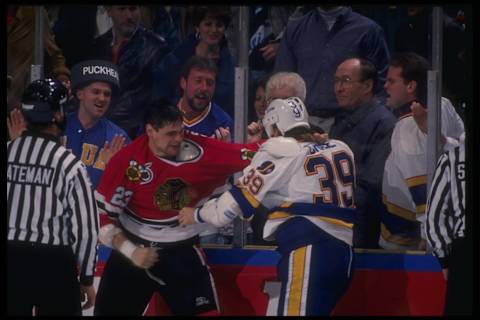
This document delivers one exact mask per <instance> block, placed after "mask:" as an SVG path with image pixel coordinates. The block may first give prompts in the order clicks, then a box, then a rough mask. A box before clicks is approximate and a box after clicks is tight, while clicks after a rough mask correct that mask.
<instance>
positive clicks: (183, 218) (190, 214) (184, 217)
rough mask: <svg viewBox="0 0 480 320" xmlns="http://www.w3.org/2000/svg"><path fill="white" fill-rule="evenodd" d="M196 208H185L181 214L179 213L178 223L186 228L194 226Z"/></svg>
mask: <svg viewBox="0 0 480 320" xmlns="http://www.w3.org/2000/svg"><path fill="white" fill-rule="evenodd" d="M194 213H195V208H191V207H184V208H183V209H182V210H180V212H179V213H178V222H180V226H182V227H186V226H188V225H189V224H194V223H195V216H194Z"/></svg>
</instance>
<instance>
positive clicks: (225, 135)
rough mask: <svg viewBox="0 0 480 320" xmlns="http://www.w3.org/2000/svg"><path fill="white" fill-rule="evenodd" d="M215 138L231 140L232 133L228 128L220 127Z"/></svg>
mask: <svg viewBox="0 0 480 320" xmlns="http://www.w3.org/2000/svg"><path fill="white" fill-rule="evenodd" d="M215 139H217V140H220V141H223V142H231V141H232V135H231V134H230V130H229V129H228V128H222V127H220V128H218V129H217V130H215Z"/></svg>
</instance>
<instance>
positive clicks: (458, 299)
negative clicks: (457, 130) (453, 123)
mask: <svg viewBox="0 0 480 320" xmlns="http://www.w3.org/2000/svg"><path fill="white" fill-rule="evenodd" d="M465 169H466V168H465V134H462V135H461V136H460V145H459V146H458V147H455V148H454V149H453V150H450V151H449V152H446V153H444V154H443V155H442V156H441V157H440V159H439V160H438V163H437V168H436V170H435V173H434V176H433V181H432V186H431V188H430V192H429V195H428V202H427V209H426V211H425V212H426V235H427V241H428V243H429V244H430V246H431V247H432V248H433V253H434V254H435V256H436V257H437V258H438V261H439V263H440V265H441V267H442V270H443V275H444V276H445V280H446V281H447V295H446V299H445V301H446V302H445V315H447V316H455V315H471V314H472V312H473V304H472V302H473V284H472V279H473V267H472V266H473V260H472V257H473V255H472V253H473V245H472V244H473V241H472V240H471V234H470V232H471V231H470V230H471V227H470V226H466V225H465V223H466V222H467V223H468V222H469V220H468V219H466V218H465V213H466V212H465V204H466V203H465V198H466V196H465V192H466V190H465V177H466V171H465ZM469 229H470V230H469Z"/></svg>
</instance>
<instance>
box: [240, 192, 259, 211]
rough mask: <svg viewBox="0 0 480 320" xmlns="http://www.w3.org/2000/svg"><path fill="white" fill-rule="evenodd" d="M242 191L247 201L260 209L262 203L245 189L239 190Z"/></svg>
mask: <svg viewBox="0 0 480 320" xmlns="http://www.w3.org/2000/svg"><path fill="white" fill-rule="evenodd" d="M239 189H240V190H241V191H242V194H243V196H244V197H245V199H246V200H247V201H248V202H249V203H250V205H251V206H252V207H254V208H258V207H259V206H260V202H258V200H257V199H255V197H254V196H252V194H251V193H250V192H248V190H247V189H246V188H244V187H240V188H239Z"/></svg>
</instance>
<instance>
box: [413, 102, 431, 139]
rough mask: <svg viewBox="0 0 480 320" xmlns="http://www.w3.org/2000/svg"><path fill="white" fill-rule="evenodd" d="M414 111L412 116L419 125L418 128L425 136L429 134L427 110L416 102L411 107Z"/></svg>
mask: <svg viewBox="0 0 480 320" xmlns="http://www.w3.org/2000/svg"><path fill="white" fill-rule="evenodd" d="M410 110H412V116H413V119H414V120H415V122H416V123H417V126H418V128H419V129H420V130H421V131H422V132H423V133H425V134H427V127H428V126H427V109H425V108H424V107H423V106H422V105H421V104H420V103H418V102H416V101H414V102H412V104H411V105H410Z"/></svg>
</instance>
